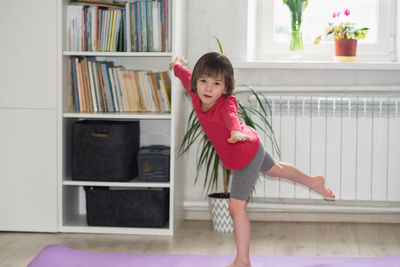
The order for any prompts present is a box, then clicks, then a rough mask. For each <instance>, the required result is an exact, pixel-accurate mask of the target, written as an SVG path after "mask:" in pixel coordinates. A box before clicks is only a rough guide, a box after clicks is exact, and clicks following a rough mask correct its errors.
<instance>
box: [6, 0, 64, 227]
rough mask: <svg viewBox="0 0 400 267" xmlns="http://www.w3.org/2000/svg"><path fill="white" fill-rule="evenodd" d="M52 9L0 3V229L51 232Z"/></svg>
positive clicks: (47, 4)
mask: <svg viewBox="0 0 400 267" xmlns="http://www.w3.org/2000/svg"><path fill="white" fill-rule="evenodd" d="M56 5H57V3H56V2H55V1H53V0H44V1H27V0H25V1H11V0H6V1H2V2H1V8H0V36H1V44H0V58H1V61H0V125H1V126H0V129H1V130H0V230H9V231H46V232H47V231H50V232H51V231H57V169H56V168H57V159H56V157H57V150H56V149H57V132H56V130H57V109H56V105H57V97H56V93H57V69H56V68H57V38H56V36H57V32H56V29H57V26H56V24H57V20H56V14H57V13H56V11H57V8H56Z"/></svg>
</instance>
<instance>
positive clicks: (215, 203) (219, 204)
mask: <svg viewBox="0 0 400 267" xmlns="http://www.w3.org/2000/svg"><path fill="white" fill-rule="evenodd" d="M213 195H219V194H210V195H208V203H209V206H210V212H211V217H212V224H213V229H214V231H216V232H221V233H232V232H233V231H234V228H233V220H232V217H231V214H230V213H229V198H217V197H213Z"/></svg>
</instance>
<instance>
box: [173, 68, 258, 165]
mask: <svg viewBox="0 0 400 267" xmlns="http://www.w3.org/2000/svg"><path fill="white" fill-rule="evenodd" d="M174 73H175V76H176V77H178V78H179V79H180V80H181V82H182V84H183V87H184V88H185V89H186V91H187V92H188V93H189V94H190V96H191V98H192V103H193V108H194V110H195V112H196V114H197V117H198V118H199V121H200V124H201V127H202V128H203V130H204V132H205V134H206V135H207V136H208V138H209V139H210V141H211V143H212V145H213V146H214V148H215V151H216V152H217V154H218V156H219V158H220V160H221V161H222V163H223V164H224V165H225V167H226V168H227V169H230V170H239V169H242V168H244V167H246V166H247V165H248V164H249V163H250V161H251V160H252V159H253V158H254V156H255V155H256V154H257V151H258V148H259V146H260V139H259V137H258V134H257V132H256V131H255V130H254V129H253V128H251V127H249V126H247V125H245V124H244V123H243V122H240V121H239V116H238V103H237V100H236V97H234V96H228V97H226V96H224V95H222V96H221V97H220V98H219V99H218V100H217V102H216V103H215V104H214V105H213V106H212V107H211V108H210V109H209V110H207V111H203V110H202V107H201V100H200V98H199V96H198V95H197V93H195V92H192V91H190V81H191V78H192V73H191V72H190V71H189V70H187V69H186V68H184V67H183V66H181V65H179V64H176V65H175V67H174ZM232 130H241V131H242V133H243V134H245V135H247V136H249V137H250V138H251V140H250V141H245V142H236V143H234V144H231V143H229V142H228V139H229V138H230V136H231V131H232Z"/></svg>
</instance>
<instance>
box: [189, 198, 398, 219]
mask: <svg viewBox="0 0 400 267" xmlns="http://www.w3.org/2000/svg"><path fill="white" fill-rule="evenodd" d="M184 209H185V214H184V219H185V220H211V216H210V212H209V209H208V203H207V202H185V203H184ZM247 212H248V215H249V219H250V220H251V221H285V222H355V223H361V222H362V223H364V222H365V223H400V205H399V203H398V202H393V203H392V202H373V201H343V200H341V201H324V200H293V199H290V200H288V199H268V200H267V201H265V200H264V201H263V202H261V203H260V202H257V201H254V202H251V203H248V205H247Z"/></svg>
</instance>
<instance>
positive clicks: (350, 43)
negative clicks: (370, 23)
mask: <svg viewBox="0 0 400 267" xmlns="http://www.w3.org/2000/svg"><path fill="white" fill-rule="evenodd" d="M356 54H357V39H335V56H336V57H335V59H336V60H337V61H355V59H356Z"/></svg>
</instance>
